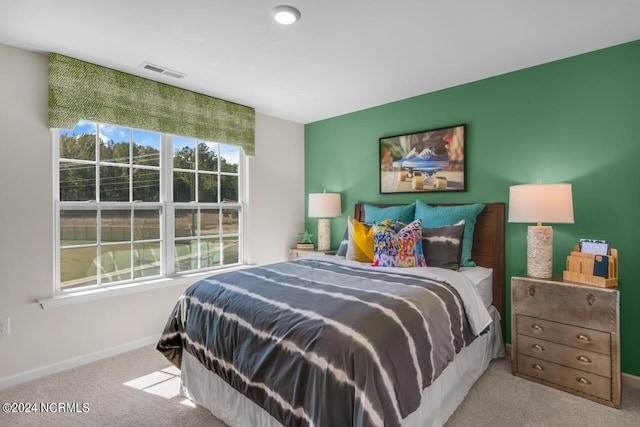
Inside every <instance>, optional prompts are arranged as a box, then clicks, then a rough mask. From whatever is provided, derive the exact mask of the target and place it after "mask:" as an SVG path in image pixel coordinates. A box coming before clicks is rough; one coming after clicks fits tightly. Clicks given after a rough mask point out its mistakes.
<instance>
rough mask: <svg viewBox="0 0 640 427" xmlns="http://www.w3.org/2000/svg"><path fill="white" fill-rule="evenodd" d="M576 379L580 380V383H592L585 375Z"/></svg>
mask: <svg viewBox="0 0 640 427" xmlns="http://www.w3.org/2000/svg"><path fill="white" fill-rule="evenodd" d="M576 381H577V382H578V384H582V385H591V381H589V380H588V379H586V378H584V377H578V378H576Z"/></svg>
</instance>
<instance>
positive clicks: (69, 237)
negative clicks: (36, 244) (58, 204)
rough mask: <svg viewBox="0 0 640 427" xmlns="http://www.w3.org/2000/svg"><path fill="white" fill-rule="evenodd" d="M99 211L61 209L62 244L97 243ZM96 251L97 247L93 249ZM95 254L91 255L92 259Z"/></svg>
mask: <svg viewBox="0 0 640 427" xmlns="http://www.w3.org/2000/svg"><path fill="white" fill-rule="evenodd" d="M97 224H98V212H97V211H95V210H88V211H84V210H83V211H79V210H66V209H65V210H61V211H60V246H72V245H87V244H94V245H95V244H96V243H97V238H98V237H97ZM93 251H94V252H95V248H94V249H93ZM94 257H95V254H93V256H92V257H91V260H93V258H94Z"/></svg>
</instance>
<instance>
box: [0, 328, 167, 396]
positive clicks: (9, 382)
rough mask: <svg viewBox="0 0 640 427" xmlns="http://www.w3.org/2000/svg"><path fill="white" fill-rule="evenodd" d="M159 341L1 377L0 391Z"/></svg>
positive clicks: (141, 341) (142, 341) (139, 342)
mask: <svg viewBox="0 0 640 427" xmlns="http://www.w3.org/2000/svg"><path fill="white" fill-rule="evenodd" d="M159 339H160V335H154V336H151V337H147V338H142V339H139V340H136V341H132V342H129V343H126V344H122V345H118V346H115V347H111V348H107V349H104V350H100V351H96V352H94V353H89V354H86V355H84V356H79V357H74V358H72V359H68V360H64V361H62V362H58V363H52V364H51V365H47V366H43V367H41V368H36V369H32V370H29V371H25V372H21V373H19V374H15V375H10V376H8V377H3V378H0V390H2V389H4V388H7V387H12V386H14V385H18V384H22V383H25V382H27V381H32V380H35V379H38V378H42V377H46V376H48V375H52V374H57V373H58V372H62V371H66V370H68V369H72V368H77V367H78V366H82V365H86V364H87V363H92V362H97V361H98V360H102V359H106V358H107V357H111V356H115V355H117V354H121V353H126V352H127V351H132V350H137V349H139V348H141V347H145V346H148V345H152V344H155V343H157V342H158V340H159Z"/></svg>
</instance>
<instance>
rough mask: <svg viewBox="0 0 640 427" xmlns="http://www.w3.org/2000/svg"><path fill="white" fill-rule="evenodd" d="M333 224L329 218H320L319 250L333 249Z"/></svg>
mask: <svg viewBox="0 0 640 427" xmlns="http://www.w3.org/2000/svg"><path fill="white" fill-rule="evenodd" d="M330 227H331V225H330V224H329V220H328V219H326V218H321V219H319V220H318V251H328V250H329V249H331V228H330Z"/></svg>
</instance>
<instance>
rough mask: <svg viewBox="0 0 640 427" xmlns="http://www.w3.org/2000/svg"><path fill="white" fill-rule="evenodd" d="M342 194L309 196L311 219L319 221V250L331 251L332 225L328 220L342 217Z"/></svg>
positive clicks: (314, 194) (312, 194) (313, 194)
mask: <svg viewBox="0 0 640 427" xmlns="http://www.w3.org/2000/svg"><path fill="white" fill-rule="evenodd" d="M341 214H342V210H341V207H340V194H337V193H311V194H309V217H310V218H319V219H318V250H319V251H328V250H330V249H331V225H330V223H329V219H328V218H334V217H337V216H340V215H341Z"/></svg>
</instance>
